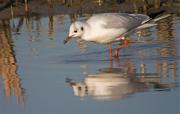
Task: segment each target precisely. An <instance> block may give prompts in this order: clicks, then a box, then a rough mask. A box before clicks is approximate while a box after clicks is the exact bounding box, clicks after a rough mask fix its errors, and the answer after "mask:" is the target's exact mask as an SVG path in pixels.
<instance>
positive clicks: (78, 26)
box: [64, 13, 150, 59]
mask: <svg viewBox="0 0 180 114" xmlns="http://www.w3.org/2000/svg"><path fill="white" fill-rule="evenodd" d="M149 20H150V17H149V16H147V15H143V14H127V13H103V14H96V15H93V16H92V17H90V18H89V19H88V20H87V21H85V22H81V21H76V22H73V23H72V24H71V26H70V29H69V35H68V36H67V37H66V38H65V39H64V44H66V43H67V42H68V41H69V40H70V39H71V38H73V37H80V38H82V39H83V40H85V41H93V42H97V43H101V44H110V58H111V59H112V48H111V43H112V42H114V41H116V40H118V39H122V38H124V37H126V36H127V35H129V34H130V33H131V32H132V31H134V30H135V29H136V28H138V27H140V26H142V25H143V24H145V23H147V22H148V21H149ZM127 43H128V42H127V41H126V40H124V44H123V45H127ZM121 47H122V45H120V46H118V47H117V48H116V49H115V57H118V53H119V49H120V48H121Z"/></svg>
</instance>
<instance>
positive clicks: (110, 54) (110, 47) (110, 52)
mask: <svg viewBox="0 0 180 114" xmlns="http://www.w3.org/2000/svg"><path fill="white" fill-rule="evenodd" d="M112 53H113V49H112V45H111V44H109V59H110V67H112V64H113V59H112Z"/></svg>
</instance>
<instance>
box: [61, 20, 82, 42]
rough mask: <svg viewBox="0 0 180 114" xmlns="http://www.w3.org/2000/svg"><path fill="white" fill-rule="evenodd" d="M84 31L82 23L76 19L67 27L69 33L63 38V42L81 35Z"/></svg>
mask: <svg viewBox="0 0 180 114" xmlns="http://www.w3.org/2000/svg"><path fill="white" fill-rule="evenodd" d="M83 33H84V23H83V22H79V21H76V22H74V23H72V24H71V26H70V29H69V35H68V36H67V37H65V38H64V44H66V43H67V42H68V41H69V40H70V39H71V38H74V37H81V36H82V35H83Z"/></svg>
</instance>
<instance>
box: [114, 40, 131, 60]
mask: <svg viewBox="0 0 180 114" xmlns="http://www.w3.org/2000/svg"><path fill="white" fill-rule="evenodd" d="M128 44H129V40H127V39H124V40H123V43H122V45H119V46H118V47H116V48H115V51H114V57H115V58H118V57H119V50H120V49H121V48H124V47H127V46H128Z"/></svg>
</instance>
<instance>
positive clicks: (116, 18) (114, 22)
mask: <svg viewBox="0 0 180 114" xmlns="http://www.w3.org/2000/svg"><path fill="white" fill-rule="evenodd" d="M149 19H150V18H149V17H148V16H146V15H143V14H127V13H120V14H119V13H105V14H97V15H94V16H92V17H91V18H90V19H89V20H88V21H87V22H88V23H92V22H97V23H98V21H99V22H100V23H101V26H102V27H104V28H115V29H118V28H124V29H126V30H127V31H129V30H131V29H134V28H136V27H138V26H140V25H141V24H143V23H145V22H147V21H148V20H149Z"/></svg>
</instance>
